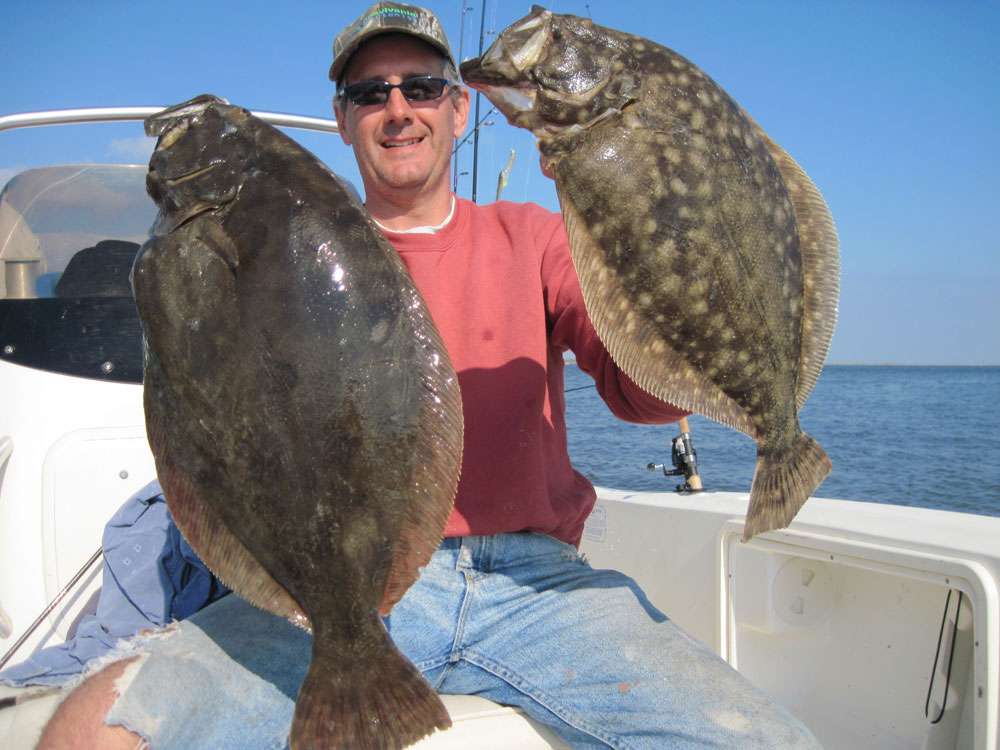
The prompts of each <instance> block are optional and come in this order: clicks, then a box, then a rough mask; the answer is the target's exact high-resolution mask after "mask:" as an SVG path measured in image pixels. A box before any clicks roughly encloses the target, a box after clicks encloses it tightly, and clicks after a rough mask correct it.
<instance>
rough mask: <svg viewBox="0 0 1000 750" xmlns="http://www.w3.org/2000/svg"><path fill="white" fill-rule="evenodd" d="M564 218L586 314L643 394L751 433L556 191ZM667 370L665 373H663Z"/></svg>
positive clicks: (739, 412)
mask: <svg viewBox="0 0 1000 750" xmlns="http://www.w3.org/2000/svg"><path fill="white" fill-rule="evenodd" d="M556 190H557V193H558V195H559V203H560V206H561V208H562V214H563V223H564V224H565V225H566V234H567V236H568V237H569V246H570V252H571V254H572V256H573V265H574V266H575V267H576V273H577V276H578V277H579V279H580V288H581V290H582V291H583V299H584V302H585V303H586V306H587V314H588V315H589V316H590V320H591V322H592V323H593V325H594V329H595V330H596V331H597V335H598V336H599V337H600V339H601V342H602V343H603V344H604V346H605V348H606V349H607V350H608V352H609V353H610V354H611V358H612V359H613V360H614V361H615V362H616V363H617V364H618V366H619V367H620V368H621V369H622V370H623V371H624V372H625V374H626V375H628V376H629V377H630V378H632V380H634V381H635V383H636V384H637V385H638V386H639V387H640V388H642V389H643V390H644V391H646V392H647V393H650V394H652V395H653V396H656V397H657V398H659V399H661V400H663V401H667V402H669V403H671V404H673V405H674V406H678V407H680V408H681V409H687V410H689V411H694V412H698V413H699V414H702V415H704V416H706V417H708V418H709V419H714V420H715V421H716V422H720V423H722V424H724V425H727V426H729V427H732V428H733V429H736V430H739V431H740V432H743V433H745V434H747V435H750V436H751V437H753V436H755V435H756V427H754V426H753V424H752V423H751V422H750V418H749V417H748V416H747V414H746V413H745V412H744V411H743V410H742V409H741V408H740V407H739V406H738V405H737V404H736V402H735V401H733V399H732V398H730V397H729V396H727V395H726V394H725V393H724V392H723V391H722V390H721V389H720V388H719V387H718V386H717V385H715V383H713V382H712V381H711V380H710V379H708V378H707V377H705V375H703V374H702V373H701V372H699V371H698V370H697V369H696V368H695V367H693V366H692V365H691V364H690V363H688V361H687V360H685V359H684V358H683V357H682V356H681V355H680V354H678V353H677V352H676V351H675V350H674V349H673V348H671V346H670V344H669V343H667V342H666V341H664V339H663V337H662V336H660V335H659V333H658V332H657V331H656V330H655V329H654V328H653V326H652V325H650V324H649V323H648V322H647V321H646V320H645V318H644V317H643V315H641V314H640V313H639V312H638V311H637V310H636V309H635V308H634V307H633V306H632V304H631V303H630V302H629V300H628V297H627V296H626V294H625V293H624V292H623V291H622V288H621V286H620V284H619V283H618V282H616V281H615V279H614V274H613V272H612V271H611V270H610V269H609V268H608V267H607V264H606V262H605V260H604V256H603V253H602V252H601V251H600V249H599V248H598V247H597V246H596V244H595V243H594V241H593V239H592V238H591V235H590V232H589V231H587V226H586V223H585V222H584V220H583V219H582V218H581V217H580V214H579V212H578V211H577V210H576V208H575V206H574V205H573V203H572V201H571V200H569V199H568V198H567V197H566V196H564V194H563V193H562V191H559V189H558V186H557V189H556ZM664 372H669V373H670V374H671V375H670V377H669V378H666V379H664V378H663V377H662V374H663V373H664Z"/></svg>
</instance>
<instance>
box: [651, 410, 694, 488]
mask: <svg viewBox="0 0 1000 750" xmlns="http://www.w3.org/2000/svg"><path fill="white" fill-rule="evenodd" d="M677 426H678V427H679V428H680V431H681V433H680V435H678V436H677V437H675V438H674V439H673V440H672V441H671V443H670V445H671V452H670V462H671V463H672V464H673V465H674V468H673V469H667V465H666V464H665V463H664V464H652V463H651V464H647V465H646V468H647V469H648V470H649V471H656V470H657V469H662V470H663V476H665V477H680V476H683V477H684V484H679V485H677V488H676V489H677V492H680V493H684V494H687V493H694V492H704V490H705V488H704V487H703V486H702V484H701V475H700V474H699V473H698V452H697V451H696V450H695V449H694V446H692V445H691V428H690V427H688V421H687V417H682V418H681V420H680V421H679V422H678V423H677Z"/></svg>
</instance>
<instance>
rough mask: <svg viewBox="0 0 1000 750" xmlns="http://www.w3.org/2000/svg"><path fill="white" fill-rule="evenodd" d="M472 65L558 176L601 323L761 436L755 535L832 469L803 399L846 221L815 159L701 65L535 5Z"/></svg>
mask: <svg viewBox="0 0 1000 750" xmlns="http://www.w3.org/2000/svg"><path fill="white" fill-rule="evenodd" d="M461 70H462V76H463V78H464V80H465V82H466V83H467V84H469V85H470V86H472V87H473V88H476V89H478V90H480V91H482V92H483V93H484V94H486V96H487V97H489V99H490V100H491V101H492V102H493V103H494V104H495V105H496V106H497V107H498V108H499V109H500V110H501V111H502V112H503V113H504V115H506V116H507V118H508V120H510V122H511V123H512V124H514V125H517V126H519V127H522V128H527V129H529V130H531V131H532V132H533V133H534V134H535V135H536V136H537V137H538V139H539V142H538V145H539V149H540V150H541V152H542V154H543V155H544V156H545V157H546V158H547V159H548V162H549V165H550V167H551V169H552V171H553V173H554V175H555V181H556V188H557V192H558V195H559V202H560V206H561V208H562V213H563V218H564V221H565V224H566V230H567V233H568V235H569V240H570V248H571V251H572V255H573V261H574V265H575V266H576V269H577V274H578V276H579V277H580V284H581V287H582V289H583V295H584V300H585V302H586V305H587V310H588V313H589V315H590V317H591V320H592V321H593V324H594V327H595V329H596V330H597V333H598V334H599V335H600V337H601V339H602V341H603V342H604V344H605V346H606V347H607V348H608V351H609V352H610V353H611V355H612V357H613V358H614V359H615V361H616V362H617V363H618V365H619V366H620V367H621V368H622V369H623V370H624V371H625V372H626V373H627V374H628V375H629V376H630V377H631V378H632V379H633V380H635V381H636V382H637V383H638V384H639V385H640V386H641V387H642V388H644V389H645V390H646V391H648V392H649V393H651V394H653V395H655V396H657V397H659V398H661V399H664V400H666V401H670V402H671V403H674V404H676V405H677V406H680V407H682V408H685V409H690V410H692V411H695V412H698V413H700V414H703V415H705V416H707V417H709V418H711V419H714V420H716V421H719V422H722V423H723V424H726V425H729V426H730V427H733V428H735V429H737V430H740V431H741V432H744V433H746V434H747V435H749V436H750V437H752V438H753V439H754V440H756V441H757V466H756V471H755V473H754V479H753V484H752V486H751V489H750V504H749V509H748V512H747V520H746V525H745V529H744V538H745V539H749V538H750V537H752V536H753V535H754V534H757V533H760V532H762V531H766V530H768V529H773V528H779V527H783V526H786V525H788V523H789V522H790V521H791V520H792V518H793V517H794V516H795V514H796V513H797V512H798V510H799V508H800V507H801V506H802V504H803V503H804V502H805V501H806V499H807V498H808V497H809V496H810V495H811V494H812V493H813V491H814V490H815V489H816V487H817V486H818V485H819V484H820V482H822V481H823V479H824V478H825V477H826V476H827V474H828V473H829V472H830V469H831V464H830V460H829V458H828V457H827V455H826V453H825V452H824V451H823V450H822V448H820V446H819V445H818V444H817V443H816V442H815V441H814V440H813V439H812V438H810V437H809V436H808V435H806V434H805V433H804V432H802V430H801V429H800V427H799V422H798V410H799V409H800V408H801V406H802V404H803V403H804V402H805V400H806V397H807V396H808V395H809V392H810V391H811V390H812V387H813V385H814V384H815V382H816V380H817V378H818V377H819V373H820V370H821V368H822V365H823V361H824V359H825V358H826V353H827V350H828V348H829V345H830V340H831V338H832V336H833V328H834V324H835V320H836V312H837V295H838V286H839V259H838V247H837V235H836V231H835V229H834V225H833V220H832V218H831V217H830V213H829V211H828V209H827V207H826V204H825V202H824V201H823V199H822V197H821V196H820V194H819V191H818V190H817V189H816V187H815V186H814V185H813V183H812V182H811V181H810V180H809V178H808V177H807V176H806V174H805V173H804V172H803V171H802V169H801V168H800V167H799V166H798V165H797V164H796V163H795V162H794V161H793V160H792V159H791V158H790V157H789V156H788V155H787V154H786V153H785V152H784V151H783V150H782V149H781V148H780V147H778V146H777V145H776V144H775V143H774V142H773V141H772V140H771V139H770V138H768V137H767V135H766V134H765V133H764V132H763V131H762V130H761V129H760V128H759V127H758V126H757V124H756V123H755V122H754V121H753V120H751V119H750V117H749V116H748V115H747V114H746V113H745V112H744V111H743V109H742V108H741V107H740V106H739V105H738V104H737V103H736V102H735V101H734V100H733V99H732V98H731V97H730V96H729V95H728V94H727V93H726V92H725V91H724V90H723V89H722V88H721V87H720V86H719V85H718V84H717V83H715V82H714V81H713V80H712V79H711V78H709V77H708V76H707V75H706V74H705V73H704V72H703V71H702V70H700V69H699V68H698V67H696V66H695V65H694V64H692V63H691V62H689V61H688V60H686V59H685V58H683V57H681V56H680V55H678V54H677V53H675V52H673V51H672V50H670V49H667V48H666V47H663V46H661V45H659V44H656V43H654V42H652V41H650V40H648V39H644V38H642V37H638V36H634V35H631V34H626V33H623V32H620V31H616V30H613V29H608V28H603V27H601V26H597V25H595V24H594V23H592V22H591V21H589V20H587V19H582V18H578V17H575V16H565V15H556V14H553V13H550V12H548V11H546V10H544V9H542V8H539V7H537V6H536V7H534V8H532V12H531V13H530V14H529V15H528V16H526V17H525V18H523V19H521V20H520V21H518V22H517V23H515V24H513V25H511V26H510V27H509V28H507V29H506V30H504V31H503V32H501V34H500V35H499V37H498V38H497V39H496V41H495V42H494V43H493V45H492V46H491V47H490V48H489V49H488V50H487V52H486V53H485V54H484V55H483V56H482V57H480V58H475V59H473V60H469V61H467V62H464V63H463V64H462V66H461Z"/></svg>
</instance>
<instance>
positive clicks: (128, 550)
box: [0, 481, 229, 685]
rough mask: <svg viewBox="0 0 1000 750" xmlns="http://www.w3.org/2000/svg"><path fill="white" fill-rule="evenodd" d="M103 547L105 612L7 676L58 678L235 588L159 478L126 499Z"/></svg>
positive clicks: (20, 681)
mask: <svg viewBox="0 0 1000 750" xmlns="http://www.w3.org/2000/svg"><path fill="white" fill-rule="evenodd" d="M101 546H102V548H103V550H104V581H103V586H102V588H101V594H100V599H99V600H98V604H97V612H96V613H95V614H92V615H85V616H84V617H83V618H81V620H80V624H79V626H78V627H77V629H76V633H75V635H74V637H73V638H72V640H69V641H67V642H66V643H64V644H61V645H59V646H51V647H49V648H45V649H41V650H39V651H36V652H35V653H34V654H32V655H31V656H30V657H29V658H28V659H27V660H26V661H24V662H22V663H20V664H18V665H16V666H13V667H10V668H8V669H6V670H4V671H3V672H0V683H3V684H6V685H58V684H60V683H62V682H65V681H66V680H68V679H70V678H72V677H75V676H76V675H78V674H79V673H80V672H81V671H83V668H84V666H85V665H86V664H87V662H89V661H91V660H93V659H96V658H98V657H100V656H103V655H104V654H106V653H108V652H109V651H110V650H111V649H112V648H114V647H115V644H116V643H117V642H118V640H119V639H121V638H128V637H131V636H133V635H135V634H137V633H139V632H141V631H142V630H144V629H149V628H153V627H160V626H163V625H166V624H167V623H169V622H171V621H173V620H183V619H184V618H185V617H188V616H190V615H192V614H194V613H195V612H197V611H198V610H199V609H201V608H202V607H204V606H205V605H207V604H209V603H211V602H213V601H215V600H216V599H219V598H221V597H222V596H225V595H226V594H227V593H229V589H227V588H226V587H225V586H223V585H222V584H221V583H220V582H219V580H218V579H217V578H215V577H214V576H213V575H212V574H211V573H210V572H209V571H208V569H207V568H206V567H205V564H204V563H203V562H202V561H201V560H200V559H199V558H198V556H197V555H196V554H195V553H194V550H193V549H191V546H190V545H189V544H188V543H187V542H186V541H185V540H184V538H183V537H182V536H181V534H180V531H178V529H177V526H175V525H174V522H173V520H172V519H171V517H170V512H169V511H168V510H167V504H166V502H165V501H164V499H163V492H162V490H161V489H160V483H159V482H157V481H153V482H151V483H149V484H148V485H146V486H145V487H143V488H142V489H141V490H139V492H137V493H136V494H135V495H133V496H132V497H130V498H129V499H128V500H126V501H125V504H124V505H123V506H122V507H121V508H120V509H119V510H118V512H117V513H116V514H115V515H114V517H112V519H111V520H110V521H109V522H108V525H107V526H106V527H105V529H104V537H103V539H102V542H101Z"/></svg>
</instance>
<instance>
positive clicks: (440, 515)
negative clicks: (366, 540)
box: [379, 287, 464, 615]
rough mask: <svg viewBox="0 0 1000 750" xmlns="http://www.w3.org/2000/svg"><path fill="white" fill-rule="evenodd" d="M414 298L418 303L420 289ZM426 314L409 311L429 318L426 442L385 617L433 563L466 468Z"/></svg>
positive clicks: (457, 414) (460, 427)
mask: <svg viewBox="0 0 1000 750" xmlns="http://www.w3.org/2000/svg"><path fill="white" fill-rule="evenodd" d="M412 293H413V294H414V295H415V297H417V298H419V292H418V291H417V290H416V287H414V288H413V290H412ZM426 309H427V308H426V306H425V305H424V304H423V303H421V304H414V305H412V306H411V310H413V311H414V312H413V314H414V315H418V316H424V315H428V319H427V320H425V321H416V322H415V325H416V326H417V328H416V330H429V331H430V334H429V335H428V337H427V340H426V341H424V342H423V343H422V344H421V345H422V346H423V347H425V348H426V356H422V357H421V358H420V361H421V363H422V366H421V368H420V373H419V375H420V382H421V384H422V386H423V389H424V392H423V396H422V398H421V401H420V434H421V435H422V436H423V437H422V439H421V440H419V441H417V444H416V445H415V446H414V448H415V450H416V456H415V458H414V465H415V467H416V471H415V472H414V477H413V484H412V487H413V492H412V493H411V495H410V499H409V502H408V503H407V505H406V511H405V513H404V515H403V522H402V524H401V526H400V530H399V536H398V537H397V542H396V550H395V552H394V553H393V559H392V565H391V567H390V569H389V576H388V578H387V581H386V586H385V591H384V593H383V596H382V604H381V606H380V607H379V613H380V614H382V615H387V614H389V612H391V611H392V608H393V607H394V606H395V604H396V603H397V602H398V601H399V600H400V599H402V598H403V595H404V594H405V593H406V591H407V589H409V588H410V586H411V585H413V582H414V581H416V580H417V577H418V576H419V575H420V568H421V567H423V566H424V565H426V564H427V563H428V562H430V559H431V555H433V554H434V551H435V550H437V548H438V547H439V546H440V544H441V535H442V533H443V531H444V528H445V526H446V525H447V523H448V517H449V516H450V515H451V509H452V506H453V505H454V501H455V492H456V490H457V489H458V478H459V474H460V473H461V468H462V446H463V444H464V442H463V441H464V438H463V435H464V421H463V416H462V394H461V391H460V390H459V386H458V378H457V377H456V375H455V369H454V367H453V366H452V364H451V361H450V360H449V359H448V356H447V353H446V349H445V346H444V343H443V342H442V341H441V337H440V334H439V333H438V331H437V327H436V326H434V324H433V322H432V321H431V320H430V319H429V314H427V313H426V312H425V311H426Z"/></svg>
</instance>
